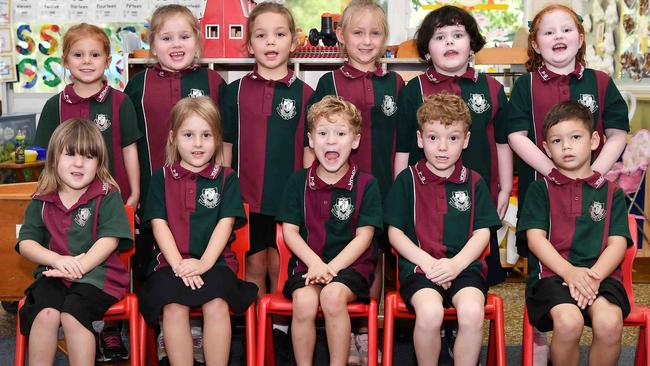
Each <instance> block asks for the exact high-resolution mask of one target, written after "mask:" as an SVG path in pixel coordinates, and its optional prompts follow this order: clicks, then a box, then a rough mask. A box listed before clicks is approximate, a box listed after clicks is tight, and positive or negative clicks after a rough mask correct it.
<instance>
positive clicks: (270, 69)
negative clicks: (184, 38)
mask: <svg viewBox="0 0 650 366" xmlns="http://www.w3.org/2000/svg"><path fill="white" fill-rule="evenodd" d="M246 29H248V32H247V45H248V52H249V53H251V54H252V55H253V56H254V57H255V66H254V68H253V71H252V72H250V73H249V74H247V75H246V76H244V77H243V78H241V79H239V80H237V81H235V82H233V83H231V84H230V85H228V87H227V88H226V91H225V96H224V98H223V105H222V110H223V114H224V129H223V130H224V142H225V143H224V155H225V162H226V164H229V163H230V164H232V165H231V166H232V167H233V168H235V169H236V170H237V173H238V175H239V180H240V182H241V187H242V197H243V199H244V202H247V203H248V204H249V207H250V220H251V222H250V225H251V226H250V233H251V238H250V239H251V248H250V251H249V252H248V254H247V257H246V280H247V281H251V282H253V283H255V284H256V285H257V287H258V288H259V295H263V294H265V293H267V287H266V275H267V272H268V275H269V280H270V281H269V285H270V286H269V287H268V288H269V289H275V288H276V287H277V278H278V267H279V262H278V260H279V259H278V252H277V249H276V248H275V214H276V213H277V209H278V205H279V203H280V197H281V195H282V190H283V189H284V186H285V183H286V181H287V179H289V177H290V176H291V174H292V173H293V172H294V171H295V170H297V169H300V168H302V166H303V155H304V154H303V152H304V150H305V149H308V147H304V143H303V139H304V122H303V121H304V118H305V114H306V109H305V104H306V103H307V101H308V100H309V97H310V96H311V93H312V89H311V88H310V87H309V86H308V85H307V84H305V83H303V82H302V81H301V80H300V79H298V78H297V77H296V75H295V74H294V73H293V70H291V69H289V68H288V62H289V53H290V52H291V51H293V50H294V49H295V48H296V45H297V42H296V28H295V24H294V20H293V15H291V12H290V11H289V9H287V8H286V7H284V6H283V5H281V4H278V3H273V2H268V3H266V2H265V3H261V4H258V5H257V6H256V7H255V8H254V9H253V11H251V13H250V16H249V17H248V24H247V27H246ZM269 291H273V290H269ZM274 327H275V328H276V329H278V326H277V325H274ZM280 328H282V331H283V333H284V334H286V332H287V329H286V328H287V326H280ZM282 350H284V347H283V348H282Z"/></svg>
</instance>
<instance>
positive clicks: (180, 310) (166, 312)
mask: <svg viewBox="0 0 650 366" xmlns="http://www.w3.org/2000/svg"><path fill="white" fill-rule="evenodd" d="M163 334H164V336H163V339H164V341H165V349H166V350H167V356H168V357H169V363H170V364H171V365H172V366H192V365H193V364H194V350H193V349H192V333H190V308H189V307H187V306H185V305H180V304H175V303H174V304H167V305H165V306H164V307H163Z"/></svg>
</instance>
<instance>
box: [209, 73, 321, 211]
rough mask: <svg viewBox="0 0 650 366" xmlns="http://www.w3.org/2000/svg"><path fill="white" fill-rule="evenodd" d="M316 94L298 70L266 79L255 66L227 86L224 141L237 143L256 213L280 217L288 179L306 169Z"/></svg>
mask: <svg viewBox="0 0 650 366" xmlns="http://www.w3.org/2000/svg"><path fill="white" fill-rule="evenodd" d="M311 94H312V89H311V88H310V87H309V85H307V84H305V83H304V82H302V81H301V80H300V79H298V78H297V77H296V75H294V73H293V71H292V70H289V73H288V74H287V76H285V77H284V78H283V79H280V80H266V79H264V78H263V77H262V76H261V75H260V74H259V73H258V72H257V68H255V69H254V70H253V71H252V72H250V73H249V74H247V75H246V76H244V77H243V78H241V79H239V80H237V81H234V82H232V83H231V84H230V85H228V86H227V87H226V90H225V92H224V97H223V100H222V113H223V140H224V141H225V142H228V143H231V144H232V145H233V147H232V167H233V168H235V169H236V170H237V174H238V175H239V181H240V184H241V191H242V197H243V199H244V202H247V203H248V204H249V205H250V211H251V212H254V213H261V214H264V215H270V216H274V215H275V213H276V211H277V209H278V205H279V204H280V197H281V196H282V190H283V189H284V185H285V183H286V181H287V179H289V177H290V176H291V174H292V173H293V172H294V171H296V170H298V169H301V168H302V157H303V151H304V142H303V138H304V134H305V132H304V131H305V125H304V121H305V115H306V114H307V109H306V108H305V105H306V104H307V101H308V100H309V98H310V96H311Z"/></svg>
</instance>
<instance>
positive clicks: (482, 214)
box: [472, 177, 502, 230]
mask: <svg viewBox="0 0 650 366" xmlns="http://www.w3.org/2000/svg"><path fill="white" fill-rule="evenodd" d="M501 226H502V223H501V220H500V219H499V214H498V213H497V209H496V208H495V207H494V202H492V197H491V195H490V189H489V188H488V186H487V184H486V183H485V180H483V178H480V177H479V180H478V182H476V187H475V188H474V227H473V228H472V230H478V229H483V228H499V227H501Z"/></svg>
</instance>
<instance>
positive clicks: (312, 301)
mask: <svg viewBox="0 0 650 366" xmlns="http://www.w3.org/2000/svg"><path fill="white" fill-rule="evenodd" d="M303 290H304V289H303ZM292 307H293V309H292V310H293V317H294V319H296V320H299V321H300V320H309V319H315V318H316V314H317V313H318V296H317V295H314V294H311V293H306V292H305V291H301V290H296V291H295V292H294V293H293V305H292Z"/></svg>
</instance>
